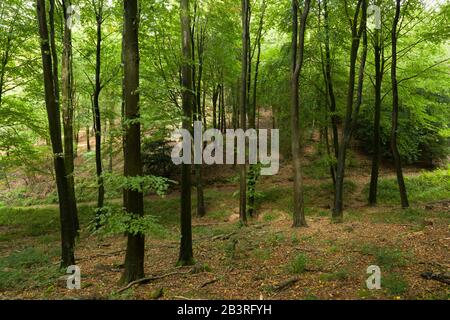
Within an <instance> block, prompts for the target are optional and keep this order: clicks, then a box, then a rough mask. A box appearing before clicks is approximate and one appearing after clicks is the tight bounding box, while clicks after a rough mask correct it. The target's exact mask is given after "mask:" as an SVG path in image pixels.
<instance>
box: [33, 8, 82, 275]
mask: <svg viewBox="0 0 450 320" xmlns="http://www.w3.org/2000/svg"><path fill="white" fill-rule="evenodd" d="M36 10H37V17H38V22H39V36H40V40H41V41H40V46H41V55H42V69H43V75H44V87H45V105H46V109H47V117H48V124H49V131H50V139H51V143H52V151H53V156H54V167H55V175H56V185H57V190H58V198H59V211H60V222H61V267H62V268H65V267H68V266H70V265H74V264H75V257H74V250H75V249H74V248H75V236H76V230H75V229H74V220H73V213H74V212H75V208H74V207H73V204H74V203H75V202H74V201H72V200H71V199H70V190H69V181H68V179H67V176H66V166H65V160H64V153H63V144H62V139H61V120H60V113H59V105H58V98H57V97H56V91H55V87H54V75H53V67H52V63H54V62H52V55H51V49H50V39H49V33H48V27H47V16H46V10H45V0H37V2H36ZM50 19H51V20H52V19H53V18H52V17H51V15H50ZM51 28H54V25H51ZM53 33H54V31H53Z"/></svg>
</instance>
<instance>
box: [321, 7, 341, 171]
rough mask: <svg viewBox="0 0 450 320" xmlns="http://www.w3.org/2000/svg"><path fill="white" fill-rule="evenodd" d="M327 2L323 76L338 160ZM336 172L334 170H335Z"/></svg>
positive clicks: (335, 107) (337, 134)
mask: <svg viewBox="0 0 450 320" xmlns="http://www.w3.org/2000/svg"><path fill="white" fill-rule="evenodd" d="M327 1H328V0H324V1H323V5H324V19H325V75H326V79H327V81H326V83H327V92H328V96H329V99H330V111H331V127H332V138H333V148H334V154H335V157H336V159H337V158H338V152H339V133H338V122H339V118H338V116H337V114H336V111H337V106H336V95H335V94H334V85H333V77H332V70H331V49H330V19H329V15H328V4H327ZM335 170H336V168H335Z"/></svg>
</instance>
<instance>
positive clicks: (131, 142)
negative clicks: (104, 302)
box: [121, 0, 145, 283]
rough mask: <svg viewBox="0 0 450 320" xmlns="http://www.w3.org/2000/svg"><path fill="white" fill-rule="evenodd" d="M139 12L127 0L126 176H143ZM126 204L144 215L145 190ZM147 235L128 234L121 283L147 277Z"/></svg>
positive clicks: (128, 196)
mask: <svg viewBox="0 0 450 320" xmlns="http://www.w3.org/2000/svg"><path fill="white" fill-rule="evenodd" d="M138 28H139V12H138V3H137V0H127V1H124V32H123V50H124V52H123V57H124V84H125V88H124V94H125V97H124V101H125V106H124V109H125V110H124V113H125V133H124V155H125V158H124V175H125V177H127V178H129V177H140V176H142V162H141V125H140V122H139V120H140V113H139V41H138ZM124 193H125V194H126V196H125V199H126V201H125V203H124V207H125V210H126V213H127V214H130V215H132V216H133V218H137V219H139V218H141V217H142V216H143V215H144V199H143V194H142V192H139V191H137V190H131V189H125V190H124ZM144 249H145V237H144V235H143V234H142V233H137V234H132V233H129V234H128V243H127V252H126V256H125V270H124V273H123V275H122V279H121V282H122V283H130V282H132V281H134V280H137V279H140V278H143V277H144Z"/></svg>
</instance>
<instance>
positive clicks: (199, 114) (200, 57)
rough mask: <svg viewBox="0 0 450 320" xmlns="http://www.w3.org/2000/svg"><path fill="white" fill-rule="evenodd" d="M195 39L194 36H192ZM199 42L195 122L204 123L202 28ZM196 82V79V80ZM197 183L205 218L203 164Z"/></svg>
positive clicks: (199, 212) (197, 167)
mask: <svg viewBox="0 0 450 320" xmlns="http://www.w3.org/2000/svg"><path fill="white" fill-rule="evenodd" d="M191 36H192V37H194V35H191ZM196 39H197V41H196V43H195V41H194V42H193V44H194V48H193V49H195V44H197V56H198V74H197V86H196V89H195V90H196V92H195V93H196V95H195V99H196V106H195V120H196V121H202V79H203V53H204V42H205V29H204V28H203V27H202V26H200V30H198V31H197V37H196ZM194 81H195V79H194ZM194 167H195V183H196V190H197V216H199V217H204V216H205V214H206V209H205V199H204V193H203V168H202V165H201V164H196V165H195V166H194Z"/></svg>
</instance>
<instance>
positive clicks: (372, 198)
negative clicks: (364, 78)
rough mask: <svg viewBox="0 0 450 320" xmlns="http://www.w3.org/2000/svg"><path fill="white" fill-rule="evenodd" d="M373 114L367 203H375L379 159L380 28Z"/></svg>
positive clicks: (376, 32)
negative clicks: (370, 170) (371, 152)
mask: <svg viewBox="0 0 450 320" xmlns="http://www.w3.org/2000/svg"><path fill="white" fill-rule="evenodd" d="M374 37H375V45H374V49H375V116H374V124H373V155H372V172H371V178H370V191H369V205H371V206H374V205H376V204H377V189H378V174H379V170H380V161H381V152H380V146H381V137H380V124H381V85H382V81H383V70H382V69H383V68H382V64H381V38H380V30H378V29H377V30H375V34H374Z"/></svg>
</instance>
